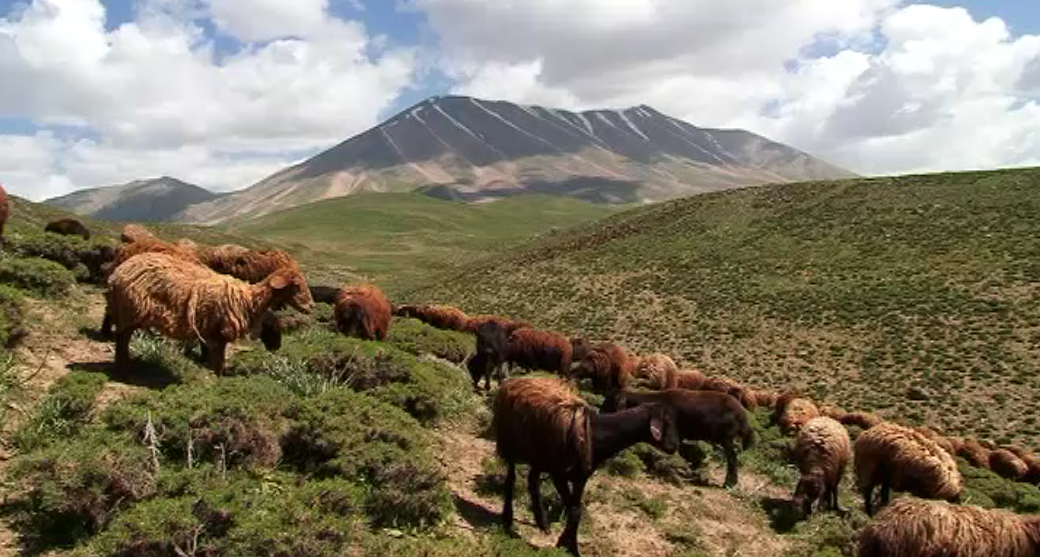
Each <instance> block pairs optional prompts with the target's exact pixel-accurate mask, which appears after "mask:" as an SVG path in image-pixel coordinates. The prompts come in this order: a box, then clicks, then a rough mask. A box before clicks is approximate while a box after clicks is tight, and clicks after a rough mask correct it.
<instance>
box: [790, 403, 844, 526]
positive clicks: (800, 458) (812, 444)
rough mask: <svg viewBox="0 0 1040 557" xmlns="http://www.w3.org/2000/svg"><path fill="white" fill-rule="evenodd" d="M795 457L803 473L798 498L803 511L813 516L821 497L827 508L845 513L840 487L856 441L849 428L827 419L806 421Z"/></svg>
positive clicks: (796, 440)
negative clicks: (814, 507) (814, 505)
mask: <svg viewBox="0 0 1040 557" xmlns="http://www.w3.org/2000/svg"><path fill="white" fill-rule="evenodd" d="M794 457H795V462H797V463H798V471H799V472H801V474H802V477H801V478H800V479H799V480H798V486H797V487H796V488H795V490H794V499H795V502H797V503H798V504H799V506H800V507H801V508H802V512H803V513H804V514H805V515H806V516H808V515H809V514H811V513H812V506H813V503H815V502H816V501H817V500H821V498H822V505H823V506H824V508H825V509H826V508H829V509H830V510H835V511H838V512H842V509H841V508H840V506H839V505H838V487H839V486H840V485H841V478H842V476H844V475H845V468H846V467H847V466H848V464H849V459H851V458H852V442H851V441H850V440H849V432H848V431H845V427H844V426H843V425H841V424H840V423H838V422H837V421H836V420H834V419H833V418H828V417H826V416H820V417H818V418H813V419H811V420H809V421H808V422H805V425H803V426H802V428H801V429H800V430H798V436H797V437H796V438H795V447H794Z"/></svg>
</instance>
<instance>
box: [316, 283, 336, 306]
mask: <svg viewBox="0 0 1040 557" xmlns="http://www.w3.org/2000/svg"><path fill="white" fill-rule="evenodd" d="M310 289H311V298H312V299H313V300H314V302H315V303H318V304H329V305H330V306H331V305H335V304H336V298H338V297H339V291H340V289H339V288H336V287H335V286H311V287H310Z"/></svg>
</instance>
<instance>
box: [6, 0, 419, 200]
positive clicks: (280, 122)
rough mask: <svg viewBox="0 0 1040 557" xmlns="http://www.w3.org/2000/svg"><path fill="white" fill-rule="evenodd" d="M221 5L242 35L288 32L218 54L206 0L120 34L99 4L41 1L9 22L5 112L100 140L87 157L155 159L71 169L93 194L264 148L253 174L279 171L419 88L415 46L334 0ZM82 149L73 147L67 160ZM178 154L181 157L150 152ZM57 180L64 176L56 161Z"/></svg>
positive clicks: (234, 176)
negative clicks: (350, 16)
mask: <svg viewBox="0 0 1040 557" xmlns="http://www.w3.org/2000/svg"><path fill="white" fill-rule="evenodd" d="M233 4H234V6H233ZM238 4H244V5H243V6H237V5H238ZM245 5H248V6H245ZM208 6H209V8H210V9H211V10H212V12H213V17H214V18H217V19H218V21H219V22H220V25H226V26H227V27H226V29H227V30H228V32H229V33H232V34H235V35H236V36H240V37H243V38H249V39H260V38H273V37H275V36H277V37H282V38H277V39H275V40H271V41H267V42H262V43H252V44H248V45H246V46H245V47H244V48H242V49H241V50H240V51H239V52H237V53H233V54H231V55H224V54H217V53H215V52H214V48H215V47H214V44H213V43H212V42H211V39H210V38H208V37H206V36H205V34H204V33H203V32H202V30H201V28H200V27H198V25H196V24H195V23H193V21H194V18H195V17H198V16H199V12H198V6H196V5H194V4H193V3H192V0H148V1H146V3H144V4H141V5H140V6H139V10H138V14H139V15H138V17H137V19H136V20H135V21H133V22H129V23H126V24H123V25H121V26H119V27H118V28H116V29H113V30H106V27H105V23H106V19H105V15H106V14H105V10H104V8H103V6H102V5H101V4H100V2H99V1H98V0H34V2H33V3H32V4H31V5H29V6H27V7H26V8H24V9H22V10H19V11H18V12H16V13H12V14H9V15H8V16H7V18H5V19H2V20H0V75H3V76H4V78H3V86H2V87H0V116H9V117H12V116H13V117H18V118H28V119H31V120H33V121H34V122H37V123H42V124H45V125H54V124H64V125H67V126H72V127H74V128H78V129H81V130H83V131H84V132H88V135H89V136H97V137H98V140H97V147H96V148H94V149H90V150H86V151H84V156H88V155H89V156H97V157H101V156H102V153H123V154H126V155H127V160H128V161H133V160H134V159H138V160H140V161H142V164H141V165H140V166H138V167H137V168H138V170H136V171H135V167H134V165H133V164H129V163H128V164H121V165H117V166H113V167H112V168H111V171H109V172H84V173H82V174H79V175H77V176H72V175H65V176H66V177H67V178H68V179H71V180H72V181H73V183H75V184H76V186H77V187H88V186H99V185H106V184H107V183H111V182H110V180H115V181H128V180H132V179H136V178H141V177H146V176H148V174H147V173H146V172H145V170H147V169H150V168H152V167H155V168H166V169H168V170H166V172H165V173H169V174H171V175H174V176H177V177H182V178H184V177H185V172H184V171H180V172H178V167H179V168H189V167H191V166H192V165H194V164H198V163H199V161H200V160H202V159H205V160H207V161H210V162H211V163H212V164H216V163H218V162H221V161H223V160H225V158H226V157H230V159H233V161H232V163H231V167H232V168H241V167H242V166H243V163H241V162H234V161H241V160H256V159H257V157H256V156H255V153H264V155H263V156H262V157H260V158H259V160H261V161H262V162H261V163H258V164H254V163H248V164H245V166H246V167H248V168H259V167H265V168H267V167H272V168H273V166H272V165H271V164H270V162H271V160H272V158H277V157H276V156H274V155H280V156H281V158H282V160H283V162H287V161H288V159H289V157H290V156H292V155H286V154H285V153H298V152H300V151H303V150H308V149H310V150H314V149H317V148H321V147H327V146H329V145H331V144H334V143H335V142H338V141H341V140H342V139H343V138H345V137H348V136H350V135H352V134H354V133H357V132H360V131H362V130H364V129H366V128H368V127H370V126H371V125H373V124H375V123H376V120H377V117H378V115H379V113H380V112H381V111H382V110H384V109H386V108H387V107H388V106H389V105H390V104H391V103H392V102H393V100H394V98H395V97H396V96H397V95H398V94H399V93H400V92H401V91H402V90H403V89H404V88H405V87H408V86H409V85H411V83H412V81H413V78H414V72H415V68H416V61H415V56H414V54H413V52H412V51H411V50H408V49H401V48H382V47H381V43H382V39H376V38H372V37H369V36H368V35H367V34H366V32H365V30H364V28H363V27H362V26H361V25H359V24H357V23H355V22H350V21H344V20H341V19H338V18H334V17H332V16H330V15H329V14H328V13H327V11H326V10H325V3H324V1H321V2H315V1H313V0H308V1H302V2H275V1H267V0H265V1H263V2H258V3H255V2H248V3H246V2H234V3H232V2H225V1H223V0H213V1H212V2H211V3H210V4H209V5H208ZM247 8H248V9H247ZM236 10H237V11H239V12H242V13H238V12H236ZM290 12H291V13H290ZM243 14H244V15H243ZM203 15H204V14H203ZM221 18H223V19H221ZM373 52H378V54H373ZM34 140H37V139H34ZM79 145H80V144H79V143H73V144H69V145H66V146H64V149H63V150H61V153H63V155H62V156H72V155H75V154H76V153H77V150H76V149H77V146H79ZM164 151H166V152H169V153H172V155H171V157H159V158H153V157H150V156H149V155H148V154H149V153H160V152H164ZM240 152H241V153H240ZM135 153H138V154H139V155H135ZM221 153H230V155H222V154H221ZM250 153H253V154H254V155H250ZM160 160H162V161H166V162H164V163H162V164H160V163H159V161H160ZM144 161H154V162H155V164H154V165H146V164H143V162H144ZM174 161H176V162H177V164H174ZM57 162H65V161H64V159H58V161H57ZM110 164H114V162H112V161H110ZM117 168H118V169H119V171H118V172H117V171H116V169H117ZM6 174H7V173H6V172H5V176H6ZM51 174H54V175H63V171H62V170H61V168H59V167H58V166H54V167H53V168H52V169H51ZM251 175H252V172H237V171H234V170H233V171H230V172H227V173H219V172H210V173H209V174H208V176H210V177H211V178H213V181H207V182H202V183H201V185H204V186H207V187H214V188H229V187H243V186H246V185H249V183H248V182H237V181H236V180H240V179H243V177H245V176H251ZM5 176H0V180H4V181H5V183H9V184H12V185H13V187H15V188H21V189H25V188H28V187H29V186H30V185H29V184H26V185H20V184H18V179H17V178H11V177H5ZM185 179H187V178H185ZM250 179H252V178H250ZM80 180H85V181H80ZM100 180H105V181H104V182H102V181H100Z"/></svg>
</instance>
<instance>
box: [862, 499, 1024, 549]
mask: <svg viewBox="0 0 1040 557" xmlns="http://www.w3.org/2000/svg"><path fill="white" fill-rule="evenodd" d="M856 555H857V556H858V557H1036V556H1037V555H1040V517H1036V516H1019V515H1015V514H1013V513H1010V512H1008V511H1003V510H987V509H982V508H980V507H976V506H971V505H965V506H959V505H950V504H949V503H945V502H941V501H924V500H921V499H914V498H912V497H902V498H900V499H899V500H897V501H895V502H894V503H892V505H890V506H889V507H888V508H886V509H885V510H883V511H881V513H879V514H878V517H877V519H876V520H874V521H873V522H871V523H869V524H867V526H866V527H865V528H864V529H863V531H862V532H860V536H859V548H858V552H857V553H856Z"/></svg>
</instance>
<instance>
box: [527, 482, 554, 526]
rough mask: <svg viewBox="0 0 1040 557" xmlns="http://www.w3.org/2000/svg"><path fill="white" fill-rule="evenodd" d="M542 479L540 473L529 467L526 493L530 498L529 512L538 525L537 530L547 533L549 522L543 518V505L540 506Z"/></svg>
mask: <svg viewBox="0 0 1040 557" xmlns="http://www.w3.org/2000/svg"><path fill="white" fill-rule="evenodd" d="M541 478H542V471H541V470H539V469H537V468H535V467H534V466H532V467H531V471H530V472H528V473H527V493H528V494H529V495H530V496H531V510H532V511H533V512H534V523H535V524H537V525H538V528H539V529H540V530H541V531H543V532H548V531H549V521H548V520H547V519H546V518H545V505H544V504H542V490H541V489H539V488H540V483H541V482H540V481H539V480H541Z"/></svg>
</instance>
